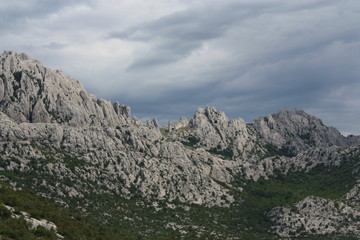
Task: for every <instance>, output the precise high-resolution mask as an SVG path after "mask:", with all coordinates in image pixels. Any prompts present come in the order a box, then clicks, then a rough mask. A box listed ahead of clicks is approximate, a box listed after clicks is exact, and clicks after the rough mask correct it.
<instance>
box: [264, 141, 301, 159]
mask: <svg viewBox="0 0 360 240" xmlns="http://www.w3.org/2000/svg"><path fill="white" fill-rule="evenodd" d="M264 148H265V149H266V151H267V153H266V154H265V155H264V156H263V157H264V158H268V157H273V156H285V157H294V156H295V155H294V154H293V153H292V152H291V149H289V148H288V147H282V148H278V147H276V146H275V145H272V144H270V143H268V144H266V145H265V146H264Z"/></svg>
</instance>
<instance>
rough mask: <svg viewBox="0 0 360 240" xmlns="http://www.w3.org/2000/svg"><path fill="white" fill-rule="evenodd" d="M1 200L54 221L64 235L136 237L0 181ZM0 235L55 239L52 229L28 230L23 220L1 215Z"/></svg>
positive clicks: (34, 215)
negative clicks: (16, 189)
mask: <svg viewBox="0 0 360 240" xmlns="http://www.w3.org/2000/svg"><path fill="white" fill-rule="evenodd" d="M0 202H3V203H4V204H6V205H10V206H12V207H14V208H15V209H16V210H20V211H25V212H27V213H29V214H30V215H31V216H32V217H34V218H37V219H42V218H44V219H47V220H49V221H52V222H54V223H55V224H56V225H57V227H58V232H59V234H61V235H63V236H64V237H65V239H70V240H72V239H74V240H78V239H104V240H107V239H109V240H110V239H114V240H115V239H116V240H117V239H135V238H134V237H133V236H131V235H129V234H127V233H126V232H125V231H122V230H120V229H115V228H112V227H109V226H106V225H102V224H99V223H95V222H94V221H93V220H91V219H86V218H83V217H81V216H79V215H76V214H73V213H71V212H70V211H69V210H66V209H63V208H62V207H60V206H59V205H57V204H54V203H51V202H50V201H49V200H46V199H43V198H41V197H38V196H35V195H34V194H32V193H31V192H29V191H26V190H21V191H14V190H12V189H11V188H9V187H6V186H4V185H3V184H2V186H1V187H0ZM1 210H2V208H0V212H1ZM5 215H7V213H5ZM0 236H6V237H8V238H10V239H29V240H31V239H57V238H56V236H55V233H54V232H53V231H48V230H46V229H44V228H42V227H38V228H37V229H35V230H29V229H28V227H27V225H26V223H25V222H24V221H23V220H21V219H13V218H3V217H0Z"/></svg>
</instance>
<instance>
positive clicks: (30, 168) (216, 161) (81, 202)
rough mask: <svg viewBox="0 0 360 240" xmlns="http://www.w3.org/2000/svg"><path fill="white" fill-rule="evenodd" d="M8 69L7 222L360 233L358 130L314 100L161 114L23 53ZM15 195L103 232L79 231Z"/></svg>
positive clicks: (205, 231)
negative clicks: (141, 113) (321, 113)
mask: <svg viewBox="0 0 360 240" xmlns="http://www.w3.org/2000/svg"><path fill="white" fill-rule="evenodd" d="M0 78H1V81H0V180H1V181H2V184H1V188H0V190H1V191H2V192H3V193H4V195H3V197H2V198H1V199H0V204H1V207H0V213H3V214H0V215H1V216H0V221H2V222H0V223H1V224H5V225H6V224H7V223H8V222H7V221H10V220H9V219H22V220H24V221H25V222H27V226H28V229H30V230H29V231H33V232H32V233H29V234H30V235H31V234H33V235H34V239H63V238H64V239H170V238H173V239H250V238H251V239H281V238H285V239H289V238H291V239H298V238H299V239H300V238H301V239H358V238H360V211H359V207H360V195H359V191H360V178H359V162H360V137H359V136H353V135H350V136H347V137H345V136H343V135H341V133H340V132H339V131H338V130H337V129H335V128H333V127H328V126H325V125H324V124H323V123H322V121H321V120H320V119H318V118H317V117H315V116H312V115H310V114H308V113H306V112H304V111H303V110H299V109H293V110H280V111H279V112H278V113H275V114H272V115H269V116H264V117H259V118H257V119H255V120H254V121H252V122H251V123H246V122H245V121H244V120H243V119H240V118H239V119H234V120H229V119H228V118H227V116H226V114H225V113H224V112H222V111H219V110H217V109H216V108H215V107H211V106H206V107H204V108H200V109H198V110H197V111H196V112H195V114H194V116H193V117H192V118H191V119H186V118H180V120H179V121H178V122H174V123H169V124H168V125H167V126H161V125H160V124H159V123H158V122H157V120H156V119H151V120H148V121H147V122H146V123H144V122H142V121H140V120H138V119H137V118H136V117H133V116H132V115H131V109H130V107H129V106H126V105H122V104H120V103H119V102H114V103H112V102H110V101H109V100H105V99H101V98H97V97H96V96H94V95H91V94H89V93H88V92H87V91H86V90H85V89H84V87H83V86H82V85H81V83H79V82H78V81H76V80H74V79H71V78H70V77H68V76H66V75H65V74H64V73H63V72H62V71H60V70H55V71H54V70H51V69H49V68H47V67H45V66H44V65H43V64H42V63H40V62H39V61H37V60H34V59H32V58H31V57H29V56H27V55H26V54H23V53H22V54H18V53H15V52H11V51H5V52H3V53H2V54H1V55H0ZM120 97H121V96H120ZM19 189H22V190H19ZM22 191H28V192H26V194H28V195H26V194H25V193H23V192H22ZM10 192H11V194H10ZM5 193H9V196H10V195H11V196H13V198H14V196H16V194H18V195H19V196H28V197H27V198H29V199H38V200H36V201H40V202H43V203H44V204H45V203H46V204H54V208H55V209H57V210H53V211H55V212H56V211H61V212H64V213H65V212H66V213H68V214H70V215H71V214H77V215H76V216H79V222H78V223H76V224H77V225H81V224H83V223H81V221H84V222H91V223H93V224H94V225H95V226H101V227H103V230H99V231H98V233H97V234H99V235H100V237H99V236H95V235H94V236H90V235H81V234H82V233H81V232H79V233H73V232H69V230H66V227H64V226H63V227H61V226H62V225H61V224H60V223H59V222H57V221H59V219H58V218H56V217H54V216H53V215H49V214H48V215H46V214H45V213H46V209H45V210H44V212H45V213H44V214H42V215H41V214H39V216H48V217H49V218H51V219H47V220H46V221H45V220H43V221H42V220H41V219H37V218H36V214H31V211H33V209H32V208H33V207H34V206H33V207H29V206H27V207H25V206H26V204H25V203H24V202H23V201H20V200H18V201H17V202H16V201H15V203H14V201H10V200H9V199H7V198H6V196H7V195H5ZM29 196H31V197H29ZM39 199H40V200H39ZM34 201H35V200H34ZM24 204H25V205H24ZM34 205H36V204H34ZM46 206H47V205H46ZM51 206H53V205H51ZM2 209H3V210H2ZM5 213H7V214H5ZM26 214H27V215H26ZM2 215H4V216H2ZM70 215H69V216H70ZM65 219H68V220H66V221H72V220H69V219H77V217H69V218H65ZM81 219H83V220H81ZM39 221H40V222H41V221H42V223H41V224H40V223H39V224H37V223H38V222H39ZM49 221H51V222H49ZM64 221H65V220H64ZM29 222H31V224H29ZM34 222H36V224H35V225H34ZM50 223H51V224H50ZM5 225H3V226H5ZM65 225H66V224H65ZM1 226H2V225H0V239H1V238H4V239H21V237H20V238H17V235H16V236H15V235H11V234H10V233H9V232H6V231H3V232H2V230H1ZM31 226H32V227H31ZM39 226H40V227H43V228H44V229H45V230H44V232H45V233H47V231H50V232H52V233H53V234H52V235H51V234H43V235H41V234H40V236H39V235H36V234H35V232H34V231H35V230H31V229H38V228H39ZM81 226H82V225H81ZM4 228H5V227H4ZM94 229H95V228H94ZM24 231H27V230H24ZM39 231H40V230H39V229H38V232H39ZM79 231H80V230H79ZM110 232H112V233H113V234H110V235H111V236H110V235H109V233H110ZM30 235H29V236H30ZM33 235H31V236H33ZM47 237H48V238H47ZM29 239H30V238H29Z"/></svg>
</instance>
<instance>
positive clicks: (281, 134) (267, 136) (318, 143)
mask: <svg viewBox="0 0 360 240" xmlns="http://www.w3.org/2000/svg"><path fill="white" fill-rule="evenodd" d="M253 127H254V128H255V130H256V131H257V132H258V133H259V134H260V136H261V137H262V138H263V139H264V140H265V141H266V142H268V143H270V144H272V145H274V146H276V147H278V148H287V149H288V150H289V151H290V152H291V153H293V154H294V155H296V154H298V153H300V152H301V151H304V150H306V149H308V148H310V147H314V146H315V147H330V146H347V145H354V144H359V143H360V141H359V138H358V137H349V138H346V137H344V136H342V135H341V134H340V132H339V131H338V130H337V129H335V128H333V127H327V126H325V125H324V124H323V123H322V121H321V120H320V119H318V118H316V117H314V116H312V115H310V114H307V113H305V112H304V111H303V110H298V109H294V110H290V111H287V110H280V112H279V113H276V114H272V115H269V116H266V117H260V118H258V119H256V120H255V121H254V122H253Z"/></svg>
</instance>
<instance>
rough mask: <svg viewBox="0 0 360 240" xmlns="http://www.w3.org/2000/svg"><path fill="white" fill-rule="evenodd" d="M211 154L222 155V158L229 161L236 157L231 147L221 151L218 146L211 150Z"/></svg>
mask: <svg viewBox="0 0 360 240" xmlns="http://www.w3.org/2000/svg"><path fill="white" fill-rule="evenodd" d="M209 152H210V153H213V154H217V155H220V156H222V157H224V158H225V159H229V160H231V159H233V157H234V152H233V150H232V149H231V148H230V147H228V148H226V149H220V148H219V146H218V147H216V148H211V149H210V150H209Z"/></svg>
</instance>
